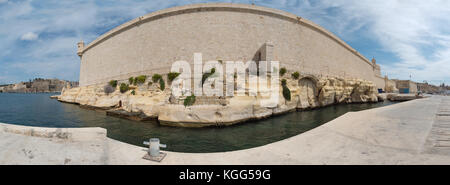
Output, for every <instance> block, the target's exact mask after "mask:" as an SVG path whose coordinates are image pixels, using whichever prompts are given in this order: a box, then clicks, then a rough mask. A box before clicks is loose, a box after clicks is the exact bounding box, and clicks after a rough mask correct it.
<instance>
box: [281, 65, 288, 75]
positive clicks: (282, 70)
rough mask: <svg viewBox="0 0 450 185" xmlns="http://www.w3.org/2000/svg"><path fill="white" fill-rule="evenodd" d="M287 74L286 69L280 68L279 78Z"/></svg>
mask: <svg viewBox="0 0 450 185" xmlns="http://www.w3.org/2000/svg"><path fill="white" fill-rule="evenodd" d="M286 72H287V70H286V68H284V67H282V68H281V69H280V76H283V75H284V74H285V73H286Z"/></svg>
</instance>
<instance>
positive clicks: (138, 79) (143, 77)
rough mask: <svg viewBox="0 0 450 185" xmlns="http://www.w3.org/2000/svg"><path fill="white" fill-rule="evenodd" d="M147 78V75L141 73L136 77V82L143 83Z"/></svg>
mask: <svg viewBox="0 0 450 185" xmlns="http://www.w3.org/2000/svg"><path fill="white" fill-rule="evenodd" d="M146 79H147V76H145V75H139V76H138V77H136V78H134V84H143V83H144V82H145V80H146Z"/></svg>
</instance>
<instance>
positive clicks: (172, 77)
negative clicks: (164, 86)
mask: <svg viewBox="0 0 450 185" xmlns="http://www.w3.org/2000/svg"><path fill="white" fill-rule="evenodd" d="M179 75H180V73H178V72H170V73H168V74H167V79H169V82H171V81H173V80H175V78H176V77H178V76H179Z"/></svg>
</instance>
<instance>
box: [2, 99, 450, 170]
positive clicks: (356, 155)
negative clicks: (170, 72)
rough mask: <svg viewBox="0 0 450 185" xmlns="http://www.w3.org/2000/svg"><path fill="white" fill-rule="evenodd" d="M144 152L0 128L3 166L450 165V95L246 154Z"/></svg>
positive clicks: (86, 131) (53, 132)
mask: <svg viewBox="0 0 450 185" xmlns="http://www.w3.org/2000/svg"><path fill="white" fill-rule="evenodd" d="M161 142H162V143H164V141H161ZM168 147H170V146H168ZM145 153H146V148H143V147H138V146H134V145H130V144H126V143H123V142H119V141H116V140H113V139H110V138H107V137H106V130H105V129H102V128H68V129H65V128H64V129H54V128H36V127H26V126H17V125H8V124H0V164H147V165H158V164H181V165H183V164H450V97H448V96H431V97H429V98H423V99H417V100H411V101H407V102H402V103H398V104H395V105H390V106H386V107H380V108H375V109H369V110H364V111H359V112H349V113H347V114H344V115H343V116H341V117H338V118H336V119H335V120H332V121H330V122H328V123H326V124H323V125H322V126H319V127H317V128H315V129H312V130H310V131H308V132H305V133H302V134H299V135H297V136H294V137H291V138H288V139H285V140H282V141H278V142H275V143H271V144H268V145H264V146H260V147H256V148H251V149H246V150H239V151H232V152H219V153H178V152H166V153H167V156H166V157H165V159H163V161H162V162H160V163H158V162H152V161H147V160H144V159H142V157H143V156H144V155H145Z"/></svg>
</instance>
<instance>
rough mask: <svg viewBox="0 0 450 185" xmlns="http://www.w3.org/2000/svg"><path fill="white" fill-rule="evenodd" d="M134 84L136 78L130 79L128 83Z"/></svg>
mask: <svg viewBox="0 0 450 185" xmlns="http://www.w3.org/2000/svg"><path fill="white" fill-rule="evenodd" d="M133 82H134V78H133V77H130V78H128V83H129V84H130V85H131V84H133Z"/></svg>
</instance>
